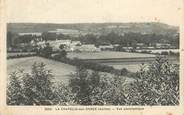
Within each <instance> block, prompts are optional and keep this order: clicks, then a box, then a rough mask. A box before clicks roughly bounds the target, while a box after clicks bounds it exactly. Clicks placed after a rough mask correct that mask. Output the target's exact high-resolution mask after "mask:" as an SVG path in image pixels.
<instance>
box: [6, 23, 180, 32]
mask: <svg viewBox="0 0 184 115" xmlns="http://www.w3.org/2000/svg"><path fill="white" fill-rule="evenodd" d="M58 28H62V29H76V30H80V31H84V32H92V33H99V34H107V33H109V32H111V31H114V32H117V33H127V32H136V33H148V34H149V33H157V34H168V33H170V34H172V33H176V32H178V30H179V27H175V26H170V25H167V24H163V23H154V22H152V23H151V22H150V23H75V24H54V23H9V24H7V30H8V31H11V32H15V33H19V32H23V33H24V32H45V31H49V30H55V29H58Z"/></svg>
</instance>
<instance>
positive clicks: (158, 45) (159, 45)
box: [155, 43, 171, 48]
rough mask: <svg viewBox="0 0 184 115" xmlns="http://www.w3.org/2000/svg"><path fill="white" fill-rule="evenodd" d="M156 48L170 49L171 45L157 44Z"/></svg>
mask: <svg viewBox="0 0 184 115" xmlns="http://www.w3.org/2000/svg"><path fill="white" fill-rule="evenodd" d="M155 46H156V48H170V46H171V44H167V43H156V44H155Z"/></svg>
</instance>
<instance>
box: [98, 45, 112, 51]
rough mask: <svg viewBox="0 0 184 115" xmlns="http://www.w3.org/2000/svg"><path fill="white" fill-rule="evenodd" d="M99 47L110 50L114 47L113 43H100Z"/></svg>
mask: <svg viewBox="0 0 184 115" xmlns="http://www.w3.org/2000/svg"><path fill="white" fill-rule="evenodd" d="M99 48H100V49H101V50H112V49H113V48H114V47H113V45H100V46H99Z"/></svg>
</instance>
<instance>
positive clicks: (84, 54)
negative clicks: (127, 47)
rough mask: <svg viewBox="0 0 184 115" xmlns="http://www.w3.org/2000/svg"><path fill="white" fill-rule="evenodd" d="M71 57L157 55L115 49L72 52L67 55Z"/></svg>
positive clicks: (137, 56) (103, 57)
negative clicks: (116, 50)
mask: <svg viewBox="0 0 184 115" xmlns="http://www.w3.org/2000/svg"><path fill="white" fill-rule="evenodd" d="M67 56H68V57H69V58H79V59H113V58H114V59H116V58H147V57H155V55H152V54H142V53H128V52H114V51H101V52H82V53H76V52H71V53H68V55H67Z"/></svg>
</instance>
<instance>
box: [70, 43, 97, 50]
mask: <svg viewBox="0 0 184 115" xmlns="http://www.w3.org/2000/svg"><path fill="white" fill-rule="evenodd" d="M71 51H81V52H97V51H100V49H99V48H97V47H96V46H95V45H94V44H84V45H81V46H75V47H72V48H71Z"/></svg>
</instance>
